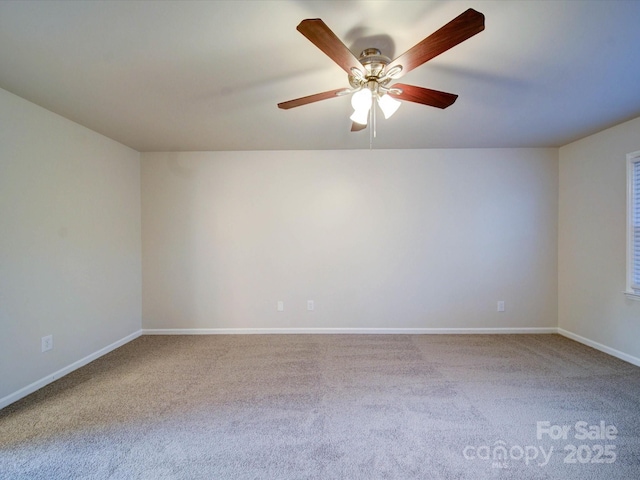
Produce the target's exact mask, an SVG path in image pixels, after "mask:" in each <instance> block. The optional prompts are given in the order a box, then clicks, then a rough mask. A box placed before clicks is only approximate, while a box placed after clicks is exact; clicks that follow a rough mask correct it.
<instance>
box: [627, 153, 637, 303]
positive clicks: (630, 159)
mask: <svg viewBox="0 0 640 480" xmlns="http://www.w3.org/2000/svg"><path fill="white" fill-rule="evenodd" d="M626 294H627V296H628V297H629V298H634V299H636V300H640V151H638V152H634V153H630V154H628V155H627V291H626Z"/></svg>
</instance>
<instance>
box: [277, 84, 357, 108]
mask: <svg viewBox="0 0 640 480" xmlns="http://www.w3.org/2000/svg"><path fill="white" fill-rule="evenodd" d="M344 91H345V89H344V88H336V89H335V90H329V91H328V92H322V93H316V94H315V95H309V96H306V97H301V98H296V99H295V100H289V101H288V102H282V103H279V104H278V108H283V109H285V110H289V109H290V108H294V107H300V106H302V105H307V104H308V103H313V102H319V101H320V100H327V99H328V98H334V97H338V96H339V95H338V93H340V92H344Z"/></svg>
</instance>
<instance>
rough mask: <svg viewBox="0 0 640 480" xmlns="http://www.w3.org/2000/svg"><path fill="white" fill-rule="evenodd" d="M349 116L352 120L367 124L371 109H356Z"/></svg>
mask: <svg viewBox="0 0 640 480" xmlns="http://www.w3.org/2000/svg"><path fill="white" fill-rule="evenodd" d="M349 118H350V119H351V121H352V122H356V123H359V124H360V125H366V124H367V122H368V121H369V109H368V108H367V109H366V110H364V109H363V110H356V111H355V112H353V114H352V115H351V116H350V117H349Z"/></svg>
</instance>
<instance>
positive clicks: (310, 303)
mask: <svg viewBox="0 0 640 480" xmlns="http://www.w3.org/2000/svg"><path fill="white" fill-rule="evenodd" d="M314 308H315V305H314V303H313V300H307V310H309V311H310V312H311V311H313V309H314Z"/></svg>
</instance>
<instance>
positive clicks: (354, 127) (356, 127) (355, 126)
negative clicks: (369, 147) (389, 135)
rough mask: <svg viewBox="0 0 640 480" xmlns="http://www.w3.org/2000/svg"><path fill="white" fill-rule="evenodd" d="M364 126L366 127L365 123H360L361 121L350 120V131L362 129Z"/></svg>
mask: <svg viewBox="0 0 640 480" xmlns="http://www.w3.org/2000/svg"><path fill="white" fill-rule="evenodd" d="M365 128H367V126H366V125H362V124H361V123H358V122H351V131H352V132H359V131H361V130H364V129H365Z"/></svg>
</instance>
